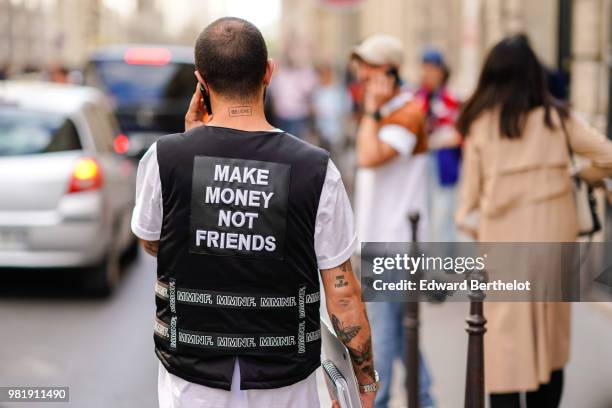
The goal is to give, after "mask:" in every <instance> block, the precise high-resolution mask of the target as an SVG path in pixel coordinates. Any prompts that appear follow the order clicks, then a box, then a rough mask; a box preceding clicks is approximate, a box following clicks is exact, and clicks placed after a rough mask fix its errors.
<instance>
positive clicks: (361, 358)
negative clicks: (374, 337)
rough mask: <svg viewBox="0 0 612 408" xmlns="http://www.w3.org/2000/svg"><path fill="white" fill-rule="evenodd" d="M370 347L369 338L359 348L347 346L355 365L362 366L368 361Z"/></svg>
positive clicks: (370, 351)
mask: <svg viewBox="0 0 612 408" xmlns="http://www.w3.org/2000/svg"><path fill="white" fill-rule="evenodd" d="M371 347H372V345H371V338H369V339H368V341H366V343H365V344H363V345H361V346H358V347H355V348H353V347H348V346H347V348H348V351H349V354H350V355H351V358H352V359H353V361H354V362H355V363H356V364H357V365H362V364H363V363H366V362H368V361H369V360H370V355H371V353H372V350H371Z"/></svg>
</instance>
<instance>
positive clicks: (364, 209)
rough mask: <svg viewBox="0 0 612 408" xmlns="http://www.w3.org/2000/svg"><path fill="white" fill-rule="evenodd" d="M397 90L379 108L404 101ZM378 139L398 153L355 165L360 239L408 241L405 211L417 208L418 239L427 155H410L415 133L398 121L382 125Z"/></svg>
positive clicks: (424, 215) (423, 223)
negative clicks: (373, 163) (377, 162)
mask: <svg viewBox="0 0 612 408" xmlns="http://www.w3.org/2000/svg"><path fill="white" fill-rule="evenodd" d="M406 98H407V96H406V94H404V93H401V94H399V95H397V96H396V97H394V98H393V99H391V100H390V101H389V102H387V104H386V105H385V106H383V107H382V108H381V112H383V113H384V112H390V111H393V110H394V109H397V108H398V107H399V106H401V105H402V104H403V103H405V101H406ZM378 137H379V138H380V140H382V141H383V142H385V143H386V144H388V145H389V146H391V147H392V148H393V149H395V150H396V151H397V153H398V155H397V156H395V157H394V158H393V159H391V160H389V161H388V162H386V163H383V164H382V165H380V166H377V167H370V168H359V169H358V170H357V175H356V182H355V183H356V184H355V213H356V215H357V231H358V233H359V237H360V239H361V241H362V242H397V241H404V242H405V241H410V240H411V237H412V229H411V226H410V222H409V221H408V215H409V214H410V213H413V212H418V213H419V215H420V221H419V226H418V239H419V241H426V240H427V228H428V226H427V223H428V211H427V199H426V198H427V190H426V189H427V184H426V183H427V178H426V177H425V176H426V169H427V159H426V155H425V154H416V155H413V154H412V152H413V150H414V147H415V145H416V142H417V139H416V136H415V135H414V134H413V133H412V132H410V131H409V130H408V129H406V128H405V127H403V126H400V125H393V124H390V125H384V126H382V127H381V128H380V130H379V132H378Z"/></svg>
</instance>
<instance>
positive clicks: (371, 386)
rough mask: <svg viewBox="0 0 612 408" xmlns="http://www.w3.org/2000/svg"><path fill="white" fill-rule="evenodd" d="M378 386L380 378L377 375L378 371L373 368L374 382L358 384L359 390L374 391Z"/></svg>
mask: <svg viewBox="0 0 612 408" xmlns="http://www.w3.org/2000/svg"><path fill="white" fill-rule="evenodd" d="M379 388H380V378H379V377H378V371H376V370H374V382H373V383H370V384H365V385H361V384H359V392H360V393H362V394H363V393H366V392H376V391H378V389H379Z"/></svg>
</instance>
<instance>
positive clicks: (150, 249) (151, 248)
mask: <svg viewBox="0 0 612 408" xmlns="http://www.w3.org/2000/svg"><path fill="white" fill-rule="evenodd" d="M140 243H141V244H142V247H143V248H144V250H145V252H146V253H147V254H149V255H151V256H155V257H157V250H158V249H159V241H145V240H144V239H141V240H140Z"/></svg>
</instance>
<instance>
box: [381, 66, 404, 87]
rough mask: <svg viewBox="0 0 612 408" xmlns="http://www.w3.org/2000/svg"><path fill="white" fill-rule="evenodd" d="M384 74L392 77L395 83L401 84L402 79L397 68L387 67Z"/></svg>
mask: <svg viewBox="0 0 612 408" xmlns="http://www.w3.org/2000/svg"><path fill="white" fill-rule="evenodd" d="M385 74H387V75H388V76H390V77H392V78H393V79H394V80H395V85H400V84H401V82H402V80H401V79H400V76H399V71H398V70H397V68H395V67H390V68H389V69H387V71H386V72H385Z"/></svg>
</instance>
